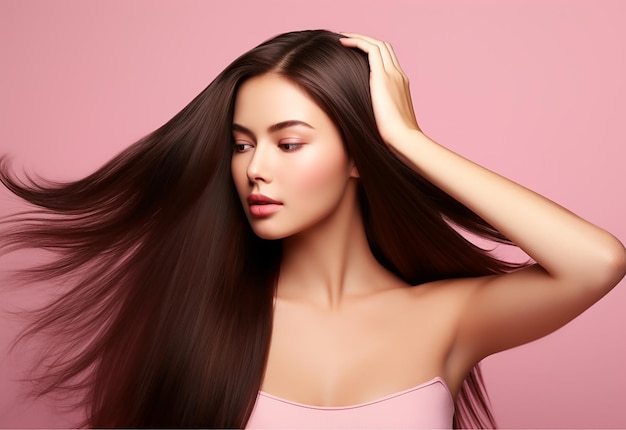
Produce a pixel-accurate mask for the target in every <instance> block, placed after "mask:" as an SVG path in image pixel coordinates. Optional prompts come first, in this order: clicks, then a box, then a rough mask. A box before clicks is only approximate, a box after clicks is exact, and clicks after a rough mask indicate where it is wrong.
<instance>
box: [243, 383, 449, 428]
mask: <svg viewBox="0 0 626 430" xmlns="http://www.w3.org/2000/svg"><path fill="white" fill-rule="evenodd" d="M453 414H454V400H453V399H452V395H451V394H450V390H449V389H448V387H447V385H446V383H445V382H444V380H443V379H441V378H440V377H435V378H433V379H431V380H430V381H428V382H425V383H423V384H420V385H418V386H417V387H413V388H410V389H408V390H405V391H401V392H399V393H395V394H390V395H389V396H385V397H383V398H381V399H378V400H373V401H371V402H367V403H361V404H358V405H354V406H335V407H324V406H311V405H304V404H301V403H296V402H291V401H289V400H285V399H281V398H279V397H276V396H272V395H271V394H267V393H264V392H262V391H261V392H259V396H258V397H257V401H256V405H255V407H254V410H253V411H252V415H251V417H250V420H249V421H248V425H247V426H246V428H249V429H263V428H274V429H279V428H291V429H296V428H316V429H331V428H335V429H336V428H343V429H346V428H361V429H365V428H368V429H373V428H395V429H400V428H407V429H408V428H412V429H414V428H452V416H453Z"/></svg>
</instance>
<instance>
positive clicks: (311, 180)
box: [290, 152, 347, 194]
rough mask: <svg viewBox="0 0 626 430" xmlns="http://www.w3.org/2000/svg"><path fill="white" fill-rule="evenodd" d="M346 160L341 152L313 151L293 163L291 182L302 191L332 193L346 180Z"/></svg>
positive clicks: (341, 186)
mask: <svg viewBox="0 0 626 430" xmlns="http://www.w3.org/2000/svg"><path fill="white" fill-rule="evenodd" d="M346 165H347V161H346V159H345V156H344V155H343V154H333V155H329V154H328V153H321V152H320V153H315V154H309V156H308V157H303V158H302V159H301V160H298V162H297V163H293V164H292V166H291V168H290V170H291V176H292V178H294V179H295V178H297V181H293V183H297V184H298V189H299V190H298V191H300V192H302V193H316V194H317V193H322V194H325V193H328V194H334V192H336V190H338V189H343V187H344V185H345V182H346V176H347V174H346V169H347V168H346Z"/></svg>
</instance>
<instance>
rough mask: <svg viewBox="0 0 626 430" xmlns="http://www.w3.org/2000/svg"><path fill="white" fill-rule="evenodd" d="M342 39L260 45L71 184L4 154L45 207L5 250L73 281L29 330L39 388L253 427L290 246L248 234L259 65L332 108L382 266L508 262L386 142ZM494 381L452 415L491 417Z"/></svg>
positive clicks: (157, 423)
mask: <svg viewBox="0 0 626 430" xmlns="http://www.w3.org/2000/svg"><path fill="white" fill-rule="evenodd" d="M339 37H340V36H339V35H338V34H335V33H331V32H328V31H322V30H318V31H302V32H293V33H287V34H282V35H279V36H277V37H275V38H273V39H270V40H268V41H266V42H264V43H263V44H261V45H259V46H257V47H256V48H254V49H252V50H250V51H249V52H247V53H245V54H243V55H242V56H240V57H239V58H238V59H236V60H235V61H234V62H233V63H232V64H230V65H229V66H228V67H227V68H226V69H225V70H224V71H223V72H222V73H220V74H219V75H218V76H217V78H215V80H214V81H213V82H212V83H211V84H210V85H209V86H208V87H207V88H206V89H205V90H204V91H202V93H200V94H199V95H198V96H197V97H196V98H195V99H194V100H193V101H191V103H189V104H188V105H187V106H186V107H185V108H184V109H183V110H182V111H181V112H179V113H178V114H177V115H176V116H175V117H174V118H172V119H171V120H170V121H168V122H167V123H166V124H165V125H163V126H162V127H160V128H159V129H157V130H156V131H154V132H152V133H151V134H149V135H148V136H146V137H145V138H143V139H141V140H140V141H138V142H136V143H135V144H133V145H132V146H130V147H129V148H128V149H126V150H125V151H123V152H122V153H120V154H119V155H118V156H116V157H115V158H113V159H112V160H111V161H109V162H108V163H107V164H105V165H104V166H103V167H101V168H100V169H99V170H97V171H96V172H95V173H93V174H91V175H89V176H87V177H85V178H83V179H80V180H78V181H74V182H70V183H53V182H49V181H43V180H41V179H37V180H33V179H31V178H28V177H27V178H26V179H23V180H20V179H18V178H17V177H16V176H15V175H14V174H12V173H11V170H10V166H9V164H8V159H7V158H6V157H4V158H2V159H0V181H2V183H3V184H4V185H5V186H6V187H7V188H8V189H9V190H10V191H12V192H13V193H14V194H16V195H17V196H19V197H21V198H22V199H24V200H26V201H27V202H29V203H30V204H32V205H34V207H35V209H32V210H29V211H28V212H23V213H20V214H16V215H13V216H11V217H9V218H7V219H5V220H4V225H5V228H6V229H7V231H6V234H5V235H4V237H3V244H2V245H3V247H4V249H5V250H6V251H8V250H13V249H17V248H23V247H38V248H43V249H46V250H49V251H53V252H54V253H55V255H56V258H55V259H54V261H52V262H50V263H46V264H43V265H41V266H37V267H34V268H32V269H30V270H28V271H26V272H24V275H25V276H28V279H38V280H42V279H43V280H45V279H62V280H63V281H64V282H66V283H67V285H70V286H71V288H70V289H68V291H67V292H65V293H64V294H62V295H61V296H60V297H59V298H57V299H55V300H54V301H53V302H51V303H50V304H49V305H47V306H45V307H44V308H42V309H40V310H38V311H36V313H35V314H34V320H33V323H32V324H31V325H30V326H29V328H28V329H27V330H26V331H25V332H24V334H23V335H24V336H30V335H33V334H37V333H42V332H44V333H46V334H49V335H53V336H55V345H54V348H53V350H54V352H55V354H54V355H52V356H49V359H48V360H47V361H46V362H45V367H44V369H45V371H44V372H42V374H41V375H40V376H39V377H38V379H37V381H38V382H39V383H40V385H39V392H40V393H41V394H45V393H49V392H53V391H59V390H70V391H72V390H82V391H81V392H82V393H83V394H84V399H85V405H86V406H87V408H88V409H87V420H86V422H85V424H86V425H89V426H92V427H144V426H146V427H245V425H246V422H247V420H248V419H249V417H250V414H251V412H252V409H253V407H254V403H255V400H256V396H257V393H258V390H259V388H260V385H261V381H262V377H263V372H264V369H265V365H266V360H267V354H268V348H269V341H270V336H271V329H272V315H273V297H274V294H275V286H276V279H277V276H278V270H279V263H280V259H281V244H280V241H267V240H262V239H260V238H258V237H257V236H255V235H254V233H253V232H252V230H251V228H250V226H249V224H248V223H247V221H246V218H245V216H244V214H243V210H242V208H241V204H240V203H239V200H238V198H237V195H236V192H235V189H234V186H233V183H232V180H231V175H230V158H231V155H232V147H233V145H232V136H231V124H232V115H233V104H234V100H235V95H236V92H237V89H238V87H239V85H240V84H241V83H242V82H243V81H244V80H246V79H248V78H250V77H252V76H256V75H260V74H263V73H267V72H272V73H278V74H280V75H282V76H284V77H286V78H288V79H290V80H292V81H293V82H295V83H297V84H298V85H299V86H300V87H301V88H302V89H303V90H305V91H306V92H307V93H308V94H309V95H310V96H311V97H312V98H313V99H314V100H315V102H316V103H317V104H319V106H320V107H321V108H322V109H323V110H324V111H325V112H326V113H327V114H328V115H329V117H330V118H331V119H332V120H333V121H334V122H335V124H336V126H337V127H338V129H339V131H340V132H341V134H342V137H343V140H344V142H345V145H346V148H347V150H348V152H349V154H350V155H351V157H352V158H353V159H354V162H355V164H356V167H357V168H358V171H359V174H360V180H359V181H360V185H359V198H360V204H361V207H362V212H363V217H364V223H365V229H366V233H367V237H368V240H369V244H370V246H371V248H372V250H373V252H374V254H375V256H376V258H377V259H378V260H379V261H380V262H381V263H382V264H383V265H384V266H385V267H386V268H388V269H389V270H390V271H392V272H393V273H395V274H396V275H398V276H399V277H401V278H402V279H403V280H405V281H406V282H408V283H410V284H412V285H419V284H422V283H424V282H429V281H433V280H438V279H449V278H459V277H474V276H482V275H488V274H496V273H503V272H506V271H509V270H511V269H512V268H514V267H515V265H512V264H509V263H506V262H503V261H500V260H498V259H496V258H494V257H492V256H491V255H490V254H489V253H488V252H486V251H484V250H482V249H480V248H479V247H477V246H475V245H473V244H472V243H471V242H469V241H468V240H466V239H465V238H464V237H463V236H462V235H461V234H459V233H458V231H457V229H456V228H453V227H452V226H451V225H455V226H457V227H460V228H462V229H464V230H466V231H469V232H471V233H474V234H476V235H478V236H480V237H483V238H488V239H491V240H495V241H498V242H504V243H508V241H507V239H506V238H504V237H503V236H502V235H501V234H500V233H499V232H497V231H496V230H495V229H494V228H492V227H491V226H490V225H488V224H487V223H486V222H485V221H483V220H482V219H481V218H480V217H478V216H477V215H476V214H475V213H473V212H472V211H470V210H469V209H468V208H466V207H465V206H463V205H462V204H460V203H459V202H458V201H456V200H454V199H453V198H451V197H450V196H448V195H447V194H446V193H444V192H442V191H441V190H440V189H438V188H437V187H435V186H434V185H433V184H431V183H430V182H428V181H427V180H425V179H424V178H423V177H421V176H420V175H418V174H417V173H416V172H414V171H413V170H411V169H410V168H409V167H407V166H406V165H404V164H403V163H402V162H401V161H400V160H399V159H398V158H397V157H396V156H394V154H393V153H392V152H391V151H390V150H389V149H388V148H387V147H386V145H385V144H384V142H383V141H382V139H381V137H380V135H379V133H378V129H377V127H376V123H375V120H374V115H373V111H372V106H371V99H370V94H369V67H368V62H367V57H366V55H365V54H364V53H363V52H360V51H358V50H355V49H348V48H345V47H343V46H341V44H340V43H339V42H338V39H339ZM408 238H410V240H408ZM416 288H419V287H416ZM77 348H78V349H77ZM77 350H78V351H79V352H78V353H76V351H77ZM50 357H52V358H50ZM483 387H484V384H483V383H482V380H481V376H480V372H479V369H478V367H476V368H474V369H473V370H472V372H470V374H469V375H468V378H467V379H466V381H465V382H464V384H463V386H462V388H461V390H460V392H459V395H458V398H457V404H456V406H457V407H456V413H455V421H454V424H455V426H468V427H475V426H494V425H495V423H494V421H493V416H492V415H491V413H490V411H489V408H488V404H487V400H486V397H485V392H484V389H483Z"/></svg>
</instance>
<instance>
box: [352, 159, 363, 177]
mask: <svg viewBox="0 0 626 430" xmlns="http://www.w3.org/2000/svg"><path fill="white" fill-rule="evenodd" d="M350 164H352V168H351V169H350V177H351V178H360V177H361V176H360V175H359V171H358V170H357V168H356V166H355V165H354V161H352V162H351V163H350Z"/></svg>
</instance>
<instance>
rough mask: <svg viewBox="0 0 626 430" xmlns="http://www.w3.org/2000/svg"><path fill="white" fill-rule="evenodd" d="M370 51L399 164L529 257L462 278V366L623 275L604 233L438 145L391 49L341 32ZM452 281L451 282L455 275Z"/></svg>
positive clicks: (382, 120) (379, 118) (569, 314)
mask: <svg viewBox="0 0 626 430" xmlns="http://www.w3.org/2000/svg"><path fill="white" fill-rule="evenodd" d="M345 35H346V38H345V39H341V41H342V44H343V45H344V46H346V47H352V48H359V49H361V50H363V51H365V52H366V53H367V54H368V57H369V62H370V69H371V77H370V86H371V94H372V104H373V108H374V114H375V117H376V122H377V125H378V128H379V131H380V134H381V136H382V137H383V139H384V140H385V142H386V143H387V144H388V145H389V147H390V148H391V149H392V150H393V151H394V152H395V153H396V154H397V155H398V156H399V157H400V158H402V159H403V160H404V161H405V163H406V164H408V165H409V166H412V167H413V168H414V169H415V170H416V171H417V172H419V173H420V174H421V175H423V176H424V177H426V178H427V179H428V180H430V181H431V182H432V183H434V184H435V185H436V186H438V187H439V188H441V189H442V190H444V191H446V192H447V193H448V194H450V195H451V196H452V197H454V198H455V199H457V200H458V201H460V202H461V203H463V204H465V205H466V206H467V207H469V208H470V209H472V210H473V211H474V212H476V213H477V214H478V215H479V216H481V217H482V218H483V219H485V220H486V221H487V222H489V223H490V224H491V225H493V226H494V227H495V228H497V229H498V230H499V231H500V232H502V233H503V234H504V235H505V236H506V237H508V238H509V239H510V240H512V241H513V242H514V243H515V244H516V245H518V246H519V247H520V248H521V249H523V250H524V251H525V252H526V253H527V254H528V255H529V256H530V257H531V258H532V259H533V260H534V261H535V262H536V263H537V264H535V265H532V266H530V267H528V268H526V269H522V270H519V271H517V272H513V273H510V274H505V275H499V276H491V277H485V278H479V279H471V280H463V281H459V282H457V283H458V284H463V289H461V288H460V289H459V290H463V291H464V292H463V293H460V295H461V296H462V297H463V299H462V300H463V305H462V307H461V309H462V311H461V312H460V315H459V320H458V327H459V328H458V335H457V341H456V344H455V345H454V346H453V348H454V350H453V354H452V355H451V356H452V357H453V358H451V360H453V361H454V360H457V361H458V363H453V366H456V367H459V366H460V367H464V366H468V365H471V364H472V363H475V362H477V361H479V360H480V359H481V358H483V357H485V356H487V355H489V354H491V353H494V352H497V351H500V350H504V349H507V348H510V347H513V346H516V345H520V344H522V343H525V342H528V341H531V340H534V339H537V338H539V337H541V336H544V335H546V334H548V333H550V332H552V331H554V330H556V329H557V328H559V327H560V326H562V325H564V324H565V323H567V322H568V321H570V320H571V319H573V318H574V317H576V316H577V315H578V314H580V313H581V312H582V311H584V310H585V309H587V308H588V307H589V306H591V305H592V304H593V303H595V302H596V301H597V300H599V299H600V298H601V297H602V296H604V295H605V294H606V293H607V292H609V291H610V290H611V289H612V288H613V287H614V286H615V285H616V284H617V283H618V282H619V281H620V280H621V279H622V277H623V276H624V274H625V273H626V250H625V249H624V247H623V245H622V244H621V243H620V241H619V240H618V239H616V238H615V237H614V236H613V235H611V234H610V233H608V232H607V231H605V230H603V229H601V228H599V227H597V226H595V225H593V224H591V223H589V222H588V221H585V220H584V219H582V218H580V217H578V216H576V215H575V214H573V213H572V212H570V211H568V210H567V209H565V208H563V207H561V206H559V205H558V204H556V203H554V202H552V201H550V200H549V199H547V198H545V197H542V196H540V195H539V194H537V193H535V192H533V191H531V190H529V189H527V188H524V187H523V186H521V185H518V184H516V183H514V182H513V181H510V180H508V179H506V178H504V177H502V176H500V175H498V174H496V173H494V172H492V171H490V170H488V169H486V168H484V167H481V166H479V165H477V164H475V163H473V162H471V161H469V160H467V159H465V158H463V157H462V156H460V155H458V154H456V153H454V152H452V151H450V150H448V149H446V148H444V147H443V146H441V145H439V144H437V143H436V142H434V141H433V140H431V139H430V138H429V137H427V136H426V135H425V134H424V133H422V132H421V130H420V128H419V126H418V124H417V121H416V119H415V114H414V112H413V107H412V102H411V96H410V92H409V83H408V79H407V78H406V75H405V74H404V72H403V71H402V69H401V68H400V65H399V63H398V60H397V58H396V56H395V54H394V52H393V49H392V48H391V46H390V45H389V44H388V43H386V42H381V41H378V40H376V39H373V38H371V37H368V36H364V35H359V34H353V33H345ZM453 283H454V282H453Z"/></svg>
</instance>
